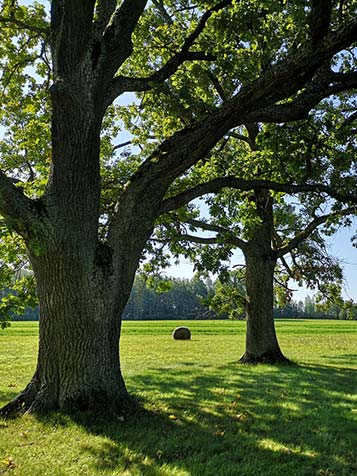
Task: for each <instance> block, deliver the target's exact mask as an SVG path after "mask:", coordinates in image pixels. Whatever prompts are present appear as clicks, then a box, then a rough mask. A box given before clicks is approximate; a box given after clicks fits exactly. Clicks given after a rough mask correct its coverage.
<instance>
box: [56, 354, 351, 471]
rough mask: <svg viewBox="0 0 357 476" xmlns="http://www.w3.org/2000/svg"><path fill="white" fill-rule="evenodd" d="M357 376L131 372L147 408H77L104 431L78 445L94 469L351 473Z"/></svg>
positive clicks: (90, 426) (295, 369) (316, 369)
mask: <svg viewBox="0 0 357 476" xmlns="http://www.w3.org/2000/svg"><path fill="white" fill-rule="evenodd" d="M355 378H356V372H355V371H353V370H350V369H341V368H335V367H323V366H313V365H301V366H297V365H291V366H278V367H273V366H265V367H263V366H261V367H252V366H241V365H238V364H236V363H231V364H229V365H226V366H222V367H215V368H209V369H207V368H205V369H204V370H203V371H202V368H200V369H199V370H197V371H196V372H195V370H194V369H193V368H192V366H191V365H187V366H185V365H184V364H183V365H180V367H179V368H178V369H167V368H165V369H160V368H157V369H155V370H149V371H147V372H145V374H144V375H137V376H135V377H132V378H131V380H130V386H131V387H132V388H133V389H135V391H136V393H137V395H138V398H139V401H140V403H141V404H142V407H143V409H142V410H141V411H138V412H137V413H136V414H134V415H132V416H131V417H130V418H128V419H126V420H124V421H121V419H120V418H119V419H111V420H110V421H108V420H103V421H100V420H98V419H94V418H92V417H90V416H87V417H83V416H81V417H76V416H74V417H73V418H74V420H75V421H76V423H77V424H79V425H81V426H83V427H85V429H86V431H87V432H89V433H91V434H93V435H96V436H100V437H101V438H100V439H99V440H98V439H96V441H95V443H93V445H92V444H88V440H87V442H86V443H85V444H83V445H82V446H81V448H80V450H81V452H83V453H86V454H88V456H89V461H91V462H92V464H93V474H97V473H100V474H110V475H113V476H114V475H130V476H131V475H133V476H185V475H190V476H253V475H254V476H256V475H258V474H260V475H269V476H283V475H284V476H285V475H286V474H290V475H294V476H305V475H306V476H314V475H316V476H333V475H334V476H352V475H354V474H356V471H357V459H356V456H357V455H356V449H355V448H356V444H355V443H356V434H355V430H356V426H355V421H354V419H353V417H354V416H355V413H354V412H353V394H354V391H355V390H356V389H355V388H353V385H355V384H354V382H355ZM52 418H57V419H58V418H61V417H60V416H58V415H57V416H53V417H52ZM49 420H51V418H50V419H49ZM47 421H48V420H47ZM48 423H49V424H52V423H53V422H52V423H51V421H48ZM103 437H104V438H103Z"/></svg>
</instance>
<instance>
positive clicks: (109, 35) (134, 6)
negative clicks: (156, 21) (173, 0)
mask: <svg viewBox="0 0 357 476" xmlns="http://www.w3.org/2000/svg"><path fill="white" fill-rule="evenodd" d="M146 4H147V0H124V1H123V2H122V4H121V6H120V7H119V8H117V9H116V10H115V12H114V14H113V15H112V16H111V21H110V23H109V24H108V25H107V26H106V28H105V30H104V33H103V38H102V41H101V44H100V48H99V50H100V52H99V58H98V70H99V71H100V72H101V74H100V76H103V75H104V78H103V79H104V80H109V81H111V80H112V78H113V76H114V74H115V73H116V72H117V70H118V69H119V68H120V66H121V65H122V64H123V63H124V61H125V60H126V59H127V58H128V57H129V56H130V55H131V53H132V52H133V43H132V39H131V36H132V34H133V31H134V29H135V27H136V25H137V23H138V21H139V19H140V17H141V15H142V14H143V12H144V10H145V7H146ZM109 11H110V8H109Z"/></svg>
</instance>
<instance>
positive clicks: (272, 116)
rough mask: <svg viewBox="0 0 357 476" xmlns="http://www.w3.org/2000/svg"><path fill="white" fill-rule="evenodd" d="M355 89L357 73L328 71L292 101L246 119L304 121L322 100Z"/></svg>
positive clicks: (270, 107) (258, 112) (261, 111)
mask: <svg viewBox="0 0 357 476" xmlns="http://www.w3.org/2000/svg"><path fill="white" fill-rule="evenodd" d="M356 29H357V27H356ZM356 88H357V72H351V73H344V74H342V73H341V74H340V73H334V72H332V71H330V72H329V73H328V74H326V73H325V74H324V75H321V76H319V77H318V78H315V79H314V80H313V81H311V82H310V84H308V86H307V87H306V88H305V89H304V90H303V91H302V92H301V93H300V94H299V95H298V96H297V97H296V99H294V100H293V101H291V102H289V103H285V104H278V105H273V106H269V107H267V108H263V109H261V110H256V111H253V112H252V113H250V114H248V116H247V117H248V120H249V121H252V122H287V121H297V120H300V119H305V118H306V117H307V116H308V114H309V112H310V111H311V109H312V108H313V107H315V106H316V105H317V104H318V103H319V102H320V101H321V100H322V99H324V98H326V97H329V96H332V95H334V94H338V93H340V92H343V91H347V90H351V89H356Z"/></svg>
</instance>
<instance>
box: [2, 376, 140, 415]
mask: <svg viewBox="0 0 357 476" xmlns="http://www.w3.org/2000/svg"><path fill="white" fill-rule="evenodd" d="M138 407H139V404H138V402H137V401H136V399H135V398H133V397H131V396H130V395H129V394H128V393H127V392H126V389H125V387H124V389H123V390H122V391H121V392H120V394H118V395H115V396H113V394H110V395H109V393H107V392H105V391H98V390H92V391H90V392H89V391H87V392H81V393H74V394H71V395H69V396H68V397H66V398H63V396H62V399H61V400H60V401H59V400H58V394H57V392H54V389H53V387H52V388H51V387H49V386H48V385H46V384H42V385H39V383H38V381H37V380H35V379H33V380H32V381H31V382H30V383H29V385H28V386H27V387H26V388H25V390H23V392H21V393H20V394H19V395H17V397H15V398H14V399H13V400H12V401H11V402H9V403H8V404H7V405H5V406H4V407H3V408H1V409H0V417H2V418H15V417H16V416H19V415H21V414H23V413H35V414H44V413H48V412H51V411H57V410H59V411H61V412H64V413H66V414H78V413H91V414H94V415H97V416H100V417H106V416H110V417H111V418H112V417H115V416H124V415H128V414H132V413H134V412H136V411H137V409H138Z"/></svg>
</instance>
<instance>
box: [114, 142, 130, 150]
mask: <svg viewBox="0 0 357 476" xmlns="http://www.w3.org/2000/svg"><path fill="white" fill-rule="evenodd" d="M131 144H132V141H131V140H127V141H126V142H121V143H120V144H117V145H114V146H113V148H112V151H113V152H114V151H115V150H118V149H122V148H123V147H126V146H127V145H131Z"/></svg>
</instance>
